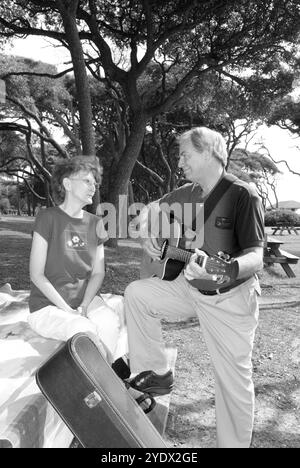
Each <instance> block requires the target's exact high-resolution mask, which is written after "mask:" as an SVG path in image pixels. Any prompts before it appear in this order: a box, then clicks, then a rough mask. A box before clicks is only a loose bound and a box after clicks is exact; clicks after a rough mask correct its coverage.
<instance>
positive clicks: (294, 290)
mask: <svg viewBox="0 0 300 468" xmlns="http://www.w3.org/2000/svg"><path fill="white" fill-rule="evenodd" d="M31 229H32V220H30V219H25V220H24V219H20V218H18V217H15V218H6V217H2V218H0V286H1V285H2V284H4V283H7V282H8V283H10V284H11V286H12V287H13V289H28V288H29V277H28V260H29V253H30V245H31ZM275 238H277V239H280V240H281V241H284V245H283V248H284V250H287V251H289V252H291V253H293V254H295V255H298V256H300V235H299V236H296V235H284V236H275ZM105 250H106V268H107V271H106V277H105V281H104V284H103V288H102V291H103V292H112V293H115V294H123V292H124V289H125V287H126V285H127V284H128V283H129V282H131V281H133V280H135V279H138V277H139V264H140V258H141V249H140V248H139V247H138V245H137V244H135V243H132V242H130V241H123V242H120V245H119V247H118V249H116V250H114V249H110V248H106V249H105ZM292 269H293V270H294V272H295V273H296V278H294V279H290V278H288V277H287V276H286V274H285V273H284V271H283V269H282V268H281V267H280V265H275V266H273V267H269V268H265V269H264V270H263V272H262V273H260V280H261V285H262V291H263V296H265V297H267V296H269V297H270V301H271V302H278V303H280V302H281V301H288V300H291V299H295V300H299V299H300V283H299V278H300V264H299V263H298V264H297V265H292ZM163 328H164V335H165V337H166V340H167V341H168V342H170V343H173V344H174V345H175V346H176V347H177V349H178V359H177V364H176V387H175V390H174V391H173V393H172V398H171V407H170V414H169V420H168V426H167V433H166V436H167V439H168V442H169V443H170V445H171V446H178V447H189V448H191V447H192V448H193V447H195V448H196V447H203V448H204V447H207V448H209V447H214V444H215V442H214V441H215V419H214V417H215V416H214V380H213V374H212V370H211V366H210V360H209V355H208V353H207V351H206V347H205V344H204V341H203V337H202V335H201V333H200V328H199V325H198V322H197V320H196V319H194V318H191V319H190V320H187V321H185V322H174V323H164V326H163ZM299 363H300V308H299V307H298V306H296V307H289V306H281V305H279V306H278V307H274V309H273V310H272V309H269V310H263V311H262V312H261V315H260V323H259V326H258V330H257V334H256V339H255V348H254V355H253V365H254V381H255V386H256V397H257V398H256V413H255V426H254V435H253V442H252V446H253V447H261V448H262V447H264V448H265V447H268V448H284V447H289V448H292V447H294V448H296V447H297V448H300V373H299Z"/></svg>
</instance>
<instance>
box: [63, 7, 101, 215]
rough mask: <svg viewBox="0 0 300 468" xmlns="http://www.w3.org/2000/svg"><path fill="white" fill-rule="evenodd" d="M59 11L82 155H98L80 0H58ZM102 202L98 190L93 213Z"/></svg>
mask: <svg viewBox="0 0 300 468" xmlns="http://www.w3.org/2000/svg"><path fill="white" fill-rule="evenodd" d="M56 3H57V7H58V10H59V12H60V14H61V17H62V20H63V24H64V29H65V33H66V38H67V42H68V44H69V50H70V53H71V57H72V63H73V67H74V77H75V84H76V91H77V97H78V110H79V116H80V138H81V143H82V153H83V154H84V155H88V156H95V155H96V148H95V134H94V127H93V112H92V102H91V93H90V87H89V80H88V75H87V72H86V66H85V60H84V54H83V49H82V44H81V41H80V37H79V33H78V29H77V25H76V12H77V7H78V0H74V1H72V2H70V1H68V0H56ZM99 202H100V196H99V191H98V190H97V191H96V193H95V196H94V199H93V206H92V211H93V212H94V213H95V212H96V208H97V206H98V204H99Z"/></svg>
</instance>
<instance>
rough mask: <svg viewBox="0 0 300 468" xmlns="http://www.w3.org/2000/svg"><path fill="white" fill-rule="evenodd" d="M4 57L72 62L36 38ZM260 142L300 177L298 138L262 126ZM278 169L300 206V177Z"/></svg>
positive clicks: (282, 193) (280, 185) (281, 186)
mask: <svg viewBox="0 0 300 468" xmlns="http://www.w3.org/2000/svg"><path fill="white" fill-rule="evenodd" d="M5 53H7V54H13V55H19V56H22V57H27V58H32V59H33V60H42V61H43V62H47V63H51V64H53V65H56V66H57V68H58V71H61V70H64V69H66V68H68V67H69V66H70V61H71V57H70V54H69V52H68V51H67V50H66V49H65V48H63V47H59V48H57V47H56V48H54V47H53V46H52V45H51V42H50V40H46V39H43V38H37V37H28V38H27V39H17V40H15V41H14V46H13V47H10V48H8V49H7V50H6V51H5ZM261 141H263V142H264V145H265V146H266V147H267V148H268V150H269V152H270V154H271V156H272V158H273V159H274V160H275V161H280V160H286V161H287V163H288V164H289V166H290V168H291V169H292V170H294V171H296V172H299V173H300V138H295V137H294V136H291V134H290V133H289V132H288V131H285V130H282V129H280V128H279V127H276V126H273V127H269V128H267V127H265V126H262V127H260V128H259V130H258V132H257V135H256V137H255V139H254V140H253V141H252V142H251V145H250V146H249V150H253V151H255V150H257V148H258V147H257V146H256V145H257V144H258V143H259V142H261ZM297 147H298V149H297ZM278 167H279V169H280V170H281V171H282V174H281V175H280V176H278V180H277V195H278V199H279V201H286V200H295V201H298V202H300V176H297V175H293V174H291V173H289V171H288V169H287V168H286V166H285V164H279V165H278ZM274 201H275V198H274V197H271V202H272V203H273V202H274Z"/></svg>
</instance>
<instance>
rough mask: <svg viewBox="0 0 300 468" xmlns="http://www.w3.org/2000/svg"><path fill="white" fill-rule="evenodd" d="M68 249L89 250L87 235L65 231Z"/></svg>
mask: <svg viewBox="0 0 300 468" xmlns="http://www.w3.org/2000/svg"><path fill="white" fill-rule="evenodd" d="M65 236H66V248H67V249H68V250H77V251H78V250H87V233H86V232H78V231H65Z"/></svg>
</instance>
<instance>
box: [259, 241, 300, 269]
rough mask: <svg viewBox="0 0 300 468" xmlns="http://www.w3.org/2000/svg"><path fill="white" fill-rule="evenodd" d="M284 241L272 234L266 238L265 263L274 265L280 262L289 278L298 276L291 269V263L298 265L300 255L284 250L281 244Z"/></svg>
mask: <svg viewBox="0 0 300 468" xmlns="http://www.w3.org/2000/svg"><path fill="white" fill-rule="evenodd" d="M283 243H284V242H282V241H279V240H277V239H273V238H272V237H270V236H266V238H265V248H264V263H265V264H266V265H273V264H274V263H279V264H280V265H281V267H282V268H283V270H284V271H285V273H286V274H287V276H288V277H289V278H296V275H295V273H294V272H293V270H292V269H291V267H290V265H296V264H297V263H298V261H299V257H297V256H296V255H293V254H291V253H290V252H286V251H285V250H282V249H281V248H280V246H281V245H282V244H283Z"/></svg>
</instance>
